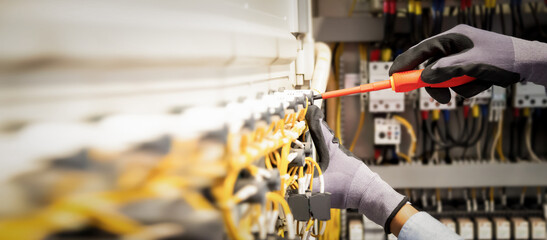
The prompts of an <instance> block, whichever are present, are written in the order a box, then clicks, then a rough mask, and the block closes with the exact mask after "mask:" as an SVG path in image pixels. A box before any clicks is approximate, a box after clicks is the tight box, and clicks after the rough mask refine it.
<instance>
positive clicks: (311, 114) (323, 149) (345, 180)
mask: <svg viewBox="0 0 547 240" xmlns="http://www.w3.org/2000/svg"><path fill="white" fill-rule="evenodd" d="M306 121H307V122H308V127H309V129H310V133H311V137H312V140H313V143H314V145H315V148H316V150H317V155H318V163H319V165H320V166H321V169H322V170H323V177H324V180H325V191H326V192H330V193H331V207H332V208H341V209H346V208H353V209H358V210H359V213H361V214H365V216H367V218H369V219H370V220H372V221H374V222H375V223H377V224H379V225H381V226H384V229H385V230H386V232H388V233H389V224H390V222H391V220H392V219H393V217H395V214H396V213H397V212H398V211H399V209H400V208H401V207H403V206H404V204H405V203H406V202H407V201H408V199H407V198H406V197H405V196H403V195H401V194H399V193H398V192H396V191H395V190H394V189H393V188H392V187H390V186H389V185H388V184H387V183H386V182H385V181H384V180H382V179H381V178H380V176H378V174H376V173H374V172H372V171H371V170H370V169H369V168H368V167H367V166H366V165H365V164H364V163H363V161H361V160H360V159H357V158H356V157H355V156H353V154H351V152H349V151H348V150H346V148H344V146H341V145H340V143H339V141H338V139H337V138H336V137H334V134H333V132H332V130H331V129H330V128H329V127H328V126H327V123H326V122H325V121H324V116H323V112H322V111H321V109H319V108H318V107H317V106H313V105H312V106H310V107H309V108H308V112H307V113H306ZM313 182H314V184H317V182H318V181H317V180H314V181H313ZM318 187H319V186H314V188H315V189H317V188H318Z"/></svg>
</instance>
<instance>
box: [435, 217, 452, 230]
mask: <svg viewBox="0 0 547 240" xmlns="http://www.w3.org/2000/svg"><path fill="white" fill-rule="evenodd" d="M439 221H440V222H441V223H442V224H444V225H445V226H446V227H447V228H448V229H450V230H452V231H454V232H456V222H454V220H452V219H451V218H441V219H440V220H439Z"/></svg>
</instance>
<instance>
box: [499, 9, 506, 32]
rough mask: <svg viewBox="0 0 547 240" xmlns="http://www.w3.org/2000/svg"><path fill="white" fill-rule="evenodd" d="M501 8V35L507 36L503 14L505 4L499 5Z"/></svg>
mask: <svg viewBox="0 0 547 240" xmlns="http://www.w3.org/2000/svg"><path fill="white" fill-rule="evenodd" d="M498 6H499V7H500V24H501V33H502V34H503V35H505V17H504V14H503V4H500V5H498Z"/></svg>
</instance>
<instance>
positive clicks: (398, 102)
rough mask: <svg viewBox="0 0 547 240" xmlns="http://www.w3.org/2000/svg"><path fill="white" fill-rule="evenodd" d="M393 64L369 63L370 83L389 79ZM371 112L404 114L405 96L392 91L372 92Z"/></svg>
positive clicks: (370, 100) (370, 98)
mask: <svg viewBox="0 0 547 240" xmlns="http://www.w3.org/2000/svg"><path fill="white" fill-rule="evenodd" d="M391 64H392V62H371V63H369V65H368V66H369V83H373V82H379V81H383V80H387V79H389V68H390V67H391ZM369 110H370V112H403V111H404V110H405V94H404V93H397V92H394V91H392V90H391V89H384V90H380V91H374V92H370V94H369Z"/></svg>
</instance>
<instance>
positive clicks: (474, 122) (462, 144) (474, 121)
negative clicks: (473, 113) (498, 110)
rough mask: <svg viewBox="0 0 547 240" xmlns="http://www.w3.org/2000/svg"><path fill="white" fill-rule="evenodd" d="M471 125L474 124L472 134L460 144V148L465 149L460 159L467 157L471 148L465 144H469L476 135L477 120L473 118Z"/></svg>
mask: <svg viewBox="0 0 547 240" xmlns="http://www.w3.org/2000/svg"><path fill="white" fill-rule="evenodd" d="M471 123H472V125H471V133H470V134H469V135H468V136H467V137H466V138H465V140H464V141H463V142H462V143H460V144H458V145H459V146H461V147H463V148H464V149H463V152H462V155H461V157H460V158H464V157H465V153H466V152H467V148H468V147H469V145H468V144H465V143H466V142H468V141H469V140H471V139H470V138H471V137H472V136H473V134H474V133H475V130H476V128H477V119H476V118H473V119H472V121H471Z"/></svg>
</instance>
